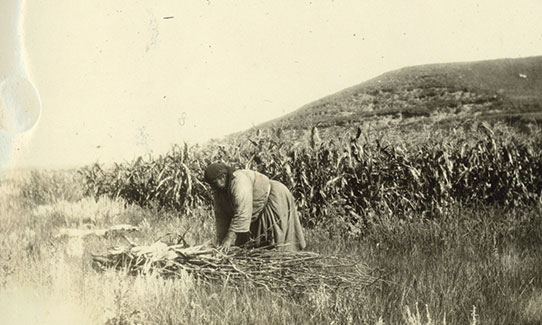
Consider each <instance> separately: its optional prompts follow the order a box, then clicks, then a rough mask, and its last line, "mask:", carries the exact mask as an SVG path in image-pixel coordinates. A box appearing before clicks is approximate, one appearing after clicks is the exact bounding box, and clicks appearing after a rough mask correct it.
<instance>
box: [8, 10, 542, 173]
mask: <svg viewBox="0 0 542 325" xmlns="http://www.w3.org/2000/svg"><path fill="white" fill-rule="evenodd" d="M19 4H20V2H18V1H14V0H2V4H0V31H1V34H0V36H1V38H0V40H1V41H2V42H1V43H0V59H1V61H2V62H1V63H0V96H2V98H1V100H0V166H2V165H3V166H4V167H13V166H16V167H28V166H32V167H55V168H57V167H72V166H80V165H83V164H89V163H93V162H96V161H98V162H111V161H117V162H122V161H125V160H132V159H133V158H135V157H137V156H138V155H146V154H148V153H151V152H152V153H153V154H159V153H164V152H166V151H167V150H168V149H169V148H170V147H171V145H172V144H175V143H182V142H184V141H188V142H190V143H193V142H202V141H207V140H208V139H210V138H214V137H221V136H224V135H226V134H229V133H233V132H237V131H241V130H245V129H248V128H250V127H251V126H253V125H257V124H259V123H262V122H265V121H268V120H270V119H274V118H277V117H280V116H282V115H285V114H287V113H289V112H291V111H293V110H295V109H297V108H299V107H301V106H302V105H304V104H307V103H309V102H311V101H314V100H317V99H319V98H321V97H323V96H327V95H329V94H332V93H334V92H336V91H339V90H341V89H344V88H346V87H350V86H353V85H356V84H358V83H360V82H363V81H365V80H367V79H370V78H372V77H375V76H377V75H379V74H381V73H384V72H387V71H390V70H393V69H397V68H401V67H406V66H411V65H419V64H427V63H437V62H458V61H474V60H485V59H497V58H516V57H526V56H534V55H542V19H541V16H540V13H541V12H542V1H539V0H524V1H494V0H493V1H489V0H487V1H446V2H445V1H430V0H426V1H404V0H397V1H361V0H358V1H339V0H336V1H316V0H314V1H293V0H288V1H277V0H269V1H226V0H220V1H218V0H210V1H205V0H199V1H198V0H191V1H188V0H186V1H179V0H170V1H168V0H160V1H148V0H145V1H143V0H142V1H135V0H129V1H128V0H116V1H110V0H92V1H88V0H84V1H83V0H49V1H46V0H42V1H25V2H24V3H23V4H22V5H19ZM4 7H5V8H4ZM19 17H21V18H19ZM18 19H20V20H18ZM32 85H33V87H32Z"/></svg>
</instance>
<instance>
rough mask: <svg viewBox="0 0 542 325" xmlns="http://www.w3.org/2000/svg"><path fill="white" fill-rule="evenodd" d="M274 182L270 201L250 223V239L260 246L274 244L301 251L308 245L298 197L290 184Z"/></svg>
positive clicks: (287, 249) (273, 245)
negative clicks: (298, 207) (296, 201)
mask: <svg viewBox="0 0 542 325" xmlns="http://www.w3.org/2000/svg"><path fill="white" fill-rule="evenodd" d="M270 182H271V190H270V191H269V198H268V199H267V204H266V205H265V207H264V208H263V211H262V212H261V214H260V216H259V217H258V218H256V220H254V221H253V222H252V223H251V224H250V239H251V240H250V242H251V243H252V244H253V245H254V246H256V247H262V246H272V247H276V248H278V249H280V250H286V251H299V250H302V249H304V248H305V246H306V243H305V236H304V235H303V227H302V226H301V222H300V221H299V216H298V214H297V209H296V205H295V200H294V197H293V195H292V193H291V192H290V190H288V188H287V187H286V186H284V184H282V183H280V182H277V181H270Z"/></svg>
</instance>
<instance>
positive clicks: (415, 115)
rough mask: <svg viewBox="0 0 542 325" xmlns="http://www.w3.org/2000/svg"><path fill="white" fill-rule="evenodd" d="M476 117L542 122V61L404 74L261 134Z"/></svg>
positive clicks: (425, 68)
mask: <svg viewBox="0 0 542 325" xmlns="http://www.w3.org/2000/svg"><path fill="white" fill-rule="evenodd" d="M475 117H476V118H480V119H485V120H495V119H497V120H506V121H509V122H518V121H520V122H532V121H542V56H537V57H528V58H519V59H499V60H489V61H479V62H465V63H445V64H431V65H422V66H414V67H407V68H402V69H399V70H395V71H391V72H387V73H384V74H382V75H380V76H378V77H376V78H374V79H371V80H368V81H366V82H363V83H361V84H358V85H356V86H353V87H350V88H347V89H345V90H342V91H340V92H337V93H335V94H332V95H330V96H327V97H324V98H322V99H319V100H317V101H314V102H312V103H309V104H307V105H305V106H303V107H301V108H299V109H298V110H296V111H294V112H292V113H290V114H288V115H286V116H284V117H281V118H278V119H275V120H272V121H270V122H267V123H264V124H262V125H260V126H258V127H257V128H269V127H273V128H281V129H294V130H297V129H307V128H311V127H312V126H315V125H318V126H319V127H322V128H329V127H341V128H342V127H345V126H349V125H358V124H360V123H365V122H371V123H373V125H376V126H380V127H388V126H405V125H412V124H418V123H435V122H438V123H446V122H449V121H454V120H458V119H459V120H462V119H471V118H475Z"/></svg>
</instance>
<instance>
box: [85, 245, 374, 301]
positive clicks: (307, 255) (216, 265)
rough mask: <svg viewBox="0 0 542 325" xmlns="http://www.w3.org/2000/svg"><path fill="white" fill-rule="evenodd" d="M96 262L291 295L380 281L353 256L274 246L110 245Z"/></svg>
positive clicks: (361, 288) (101, 265) (136, 272)
mask: <svg viewBox="0 0 542 325" xmlns="http://www.w3.org/2000/svg"><path fill="white" fill-rule="evenodd" d="M278 248H280V247H278ZM93 260H94V264H95V265H96V266H97V267H98V268H99V269H102V270H104V269H107V268H114V269H117V270H124V271H126V272H128V273H129V274H134V275H141V274H143V275H145V274H151V273H154V274H158V275H161V276H164V277H175V276H180V275H184V274H185V273H188V274H190V275H192V276H194V277H195V278H196V279H200V280H202V281H204V282H206V283H208V284H213V285H220V286H226V285H229V286H233V287H244V286H247V285H252V286H254V287H260V288H265V289H266V290H268V291H269V292H273V293H280V294H286V295H290V296H299V295H303V294H304V293H307V292H315V291H318V290H326V291H328V292H331V293H334V294H337V293H338V292H341V291H344V290H355V291H357V292H358V294H363V291H364V289H365V288H366V287H367V286H369V285H371V284H374V283H375V282H376V281H377V280H378V278H377V277H375V276H374V275H372V274H371V273H373V272H372V271H371V270H370V268H369V267H368V266H367V265H365V264H362V263H361V262H355V261H354V260H353V259H352V258H346V257H337V256H324V255H321V254H318V253H314V252H307V251H302V252H287V251H281V250H277V249H274V248H272V247H265V248H257V249H245V248H238V247H234V248H232V249H231V250H229V251H228V252H224V251H221V250H219V249H217V248H215V247H212V246H208V245H198V246H186V245H185V244H176V245H167V244H166V243H163V242H161V241H158V242H155V243H154V244H152V245H150V246H132V247H129V246H125V247H115V248H111V249H109V251H108V254H106V255H94V256H93Z"/></svg>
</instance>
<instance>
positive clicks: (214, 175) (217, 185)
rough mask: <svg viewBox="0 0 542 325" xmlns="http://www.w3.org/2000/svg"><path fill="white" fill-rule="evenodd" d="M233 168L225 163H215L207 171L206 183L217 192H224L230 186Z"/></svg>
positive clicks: (205, 175)
mask: <svg viewBox="0 0 542 325" xmlns="http://www.w3.org/2000/svg"><path fill="white" fill-rule="evenodd" d="M232 172H233V168H231V167H229V166H228V165H226V164H224V163H213V164H210V165H209V166H207V168H206V169H205V174H204V178H205V182H207V183H208V184H210V185H211V186H212V187H213V188H214V189H216V190H224V189H225V188H226V186H227V184H228V181H229V178H230V175H231V173H232Z"/></svg>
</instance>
